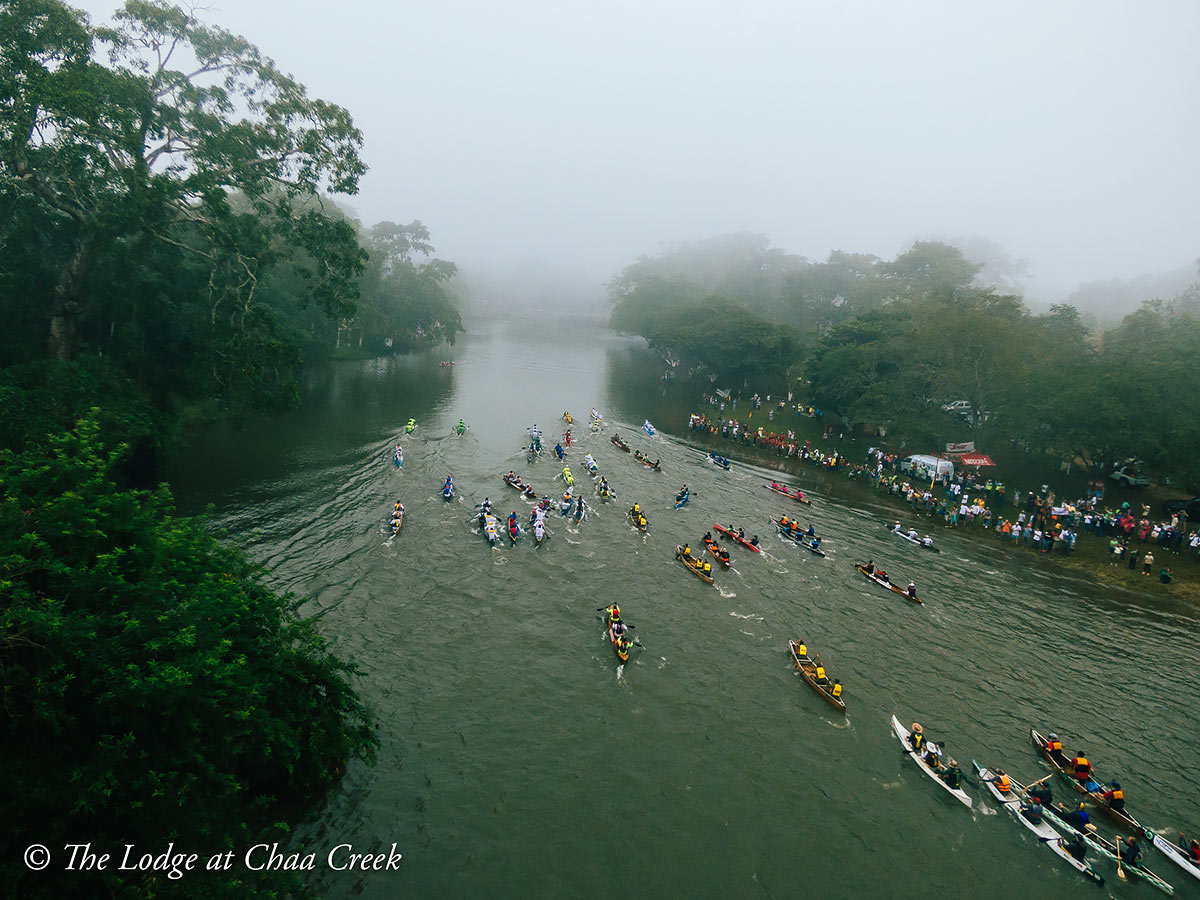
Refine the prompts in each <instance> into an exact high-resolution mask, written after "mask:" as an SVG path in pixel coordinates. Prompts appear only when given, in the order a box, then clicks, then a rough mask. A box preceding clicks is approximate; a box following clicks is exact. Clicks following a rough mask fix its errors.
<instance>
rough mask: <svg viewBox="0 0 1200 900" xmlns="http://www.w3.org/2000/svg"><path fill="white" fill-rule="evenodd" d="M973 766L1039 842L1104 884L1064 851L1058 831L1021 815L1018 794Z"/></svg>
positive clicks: (1097, 874) (1078, 869)
mask: <svg viewBox="0 0 1200 900" xmlns="http://www.w3.org/2000/svg"><path fill="white" fill-rule="evenodd" d="M971 765H972V766H974V767H975V771H976V772H978V773H979V780H980V781H982V782H983V783H984V784H985V785H986V786H987V789H988V790H989V791H991V793H992V796H993V797H995V798H996V799H997V800H998V801H1000V803H1001V804H1002V805H1003V806H1004V807H1005V809H1007V810H1008V811H1009V812H1010V813H1012V814H1013V815H1014V816H1016V819H1017V821H1018V822H1020V823H1021V824H1022V825H1024V826H1025V827H1026V828H1028V829H1029V830H1030V831H1032V832H1033V833H1034V834H1035V835H1037V838H1038V840H1039V841H1041V842H1042V843H1044V844H1045V845H1046V846H1047V847H1049V848H1050V850H1051V851H1052V852H1053V853H1054V854H1055V855H1056V856H1058V857H1060V858H1061V859H1063V860H1064V861H1065V862H1066V863H1067V865H1069V866H1070V867H1071V868H1072V869H1075V870H1076V871H1078V872H1079V873H1081V874H1083V875H1086V876H1087V877H1088V878H1090V879H1092V880H1093V881H1095V882H1097V883H1098V884H1104V879H1103V878H1102V877H1101V876H1100V874H1099V873H1098V872H1096V870H1095V869H1093V868H1092V867H1091V866H1090V865H1088V864H1087V863H1085V862H1081V861H1079V860H1078V859H1076V858H1075V857H1073V856H1072V855H1071V854H1070V853H1068V852H1067V851H1066V850H1064V849H1063V847H1062V843H1061V841H1062V838H1061V837H1060V836H1059V833H1058V832H1057V831H1055V830H1054V829H1053V828H1051V827H1050V825H1049V824H1047V822H1046V820H1045V819H1043V820H1042V821H1041V822H1039V823H1038V824H1036V825H1035V824H1034V823H1033V822H1030V821H1029V820H1028V819H1027V818H1025V817H1024V816H1023V815H1021V798H1020V797H1019V796H1018V795H1017V794H1016V792H1015V791H1011V790H1010V791H1007V792H1005V791H1002V790H1000V788H999V787H998V786H997V785H996V783H995V782H994V781H989V780H988V779H989V778H992V777H993V774H992V770H991V769H989V768H987V767H986V766H981V765H980V764H979V763H977V762H976V761H975V760H971ZM1010 780H1011V779H1010Z"/></svg>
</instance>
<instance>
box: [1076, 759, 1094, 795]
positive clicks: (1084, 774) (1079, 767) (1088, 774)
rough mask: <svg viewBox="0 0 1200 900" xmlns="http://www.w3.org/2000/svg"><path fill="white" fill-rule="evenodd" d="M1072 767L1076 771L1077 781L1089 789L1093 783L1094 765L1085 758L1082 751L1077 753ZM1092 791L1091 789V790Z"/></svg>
mask: <svg viewBox="0 0 1200 900" xmlns="http://www.w3.org/2000/svg"><path fill="white" fill-rule="evenodd" d="M1071 765H1072V766H1073V767H1074V769H1075V780H1076V781H1078V782H1079V783H1080V784H1082V785H1083V786H1084V787H1087V785H1088V784H1089V783H1093V784H1094V782H1093V781H1092V764H1091V763H1090V762H1088V758H1087V757H1086V756H1084V753H1083V751H1082V750H1077V751H1075V756H1074V758H1072V760H1071ZM1089 790H1091V788H1089Z"/></svg>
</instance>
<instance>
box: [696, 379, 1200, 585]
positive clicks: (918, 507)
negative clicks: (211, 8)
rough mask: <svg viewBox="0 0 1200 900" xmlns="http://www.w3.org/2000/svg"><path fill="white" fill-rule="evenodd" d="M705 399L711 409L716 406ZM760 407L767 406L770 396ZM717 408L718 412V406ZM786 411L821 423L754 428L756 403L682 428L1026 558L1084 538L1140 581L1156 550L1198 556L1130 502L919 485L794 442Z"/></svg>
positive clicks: (982, 484)
mask: <svg viewBox="0 0 1200 900" xmlns="http://www.w3.org/2000/svg"><path fill="white" fill-rule="evenodd" d="M706 399H707V400H708V401H709V402H710V404H711V405H718V403H717V400H716V398H706ZM767 400H768V403H769V401H770V397H769V396H768V397H767ZM719 405H720V406H721V407H722V408H723V407H724V404H723V403H722V404H719ZM785 408H794V410H795V412H796V413H798V414H800V415H806V416H809V417H811V418H816V419H820V418H821V417H822V413H821V411H820V410H819V409H816V408H814V407H811V406H807V407H806V406H804V405H803V404H799V405H796V406H795V407H791V406H790V405H787V406H785V404H784V403H778V405H777V406H772V407H770V408H769V410H768V412H767V414H766V415H762V414H761V413H760V415H759V416H758V417H757V419H758V422H757V423H754V419H755V418H756V417H755V416H754V412H755V411H757V410H759V409H761V400H759V399H758V397H757V395H755V397H753V398H751V411H750V414H749V415H748V416H747V419H746V421H745V422H742V421H740V420H739V419H736V418H724V417H714V418H710V417H709V416H708V414H707V413H693V414H692V415H691V417H690V420H689V423H688V424H689V427H690V428H691V429H692V430H693V431H698V432H701V433H704V434H708V435H711V436H717V437H721V438H724V439H726V440H729V441H733V442H735V443H738V444H741V445H743V446H747V447H755V448H758V449H759V450H761V451H766V452H768V453H774V454H775V455H778V456H781V457H786V458H788V459H792V460H796V461H799V462H803V463H806V464H808V465H811V466H815V467H820V468H824V469H827V470H830V471H843V472H845V473H846V474H847V475H848V477H850V478H853V479H862V480H864V481H867V482H869V483H871V484H872V485H873V486H874V487H875V488H876V489H878V490H879V491H880V492H883V493H887V494H890V495H892V496H895V497H898V498H901V499H903V500H904V502H905V503H907V504H908V506H909V507H910V509H911V510H912V512H913V513H916V514H920V515H926V516H929V517H930V518H932V519H935V520H939V521H942V522H944V523H945V524H946V525H947V526H951V527H965V528H977V529H980V530H984V531H991V532H992V533H993V534H994V536H995V538H996V539H997V540H999V541H1001V542H1003V543H1005V544H1008V545H1011V546H1013V547H1018V548H1022V549H1026V550H1029V551H1031V552H1035V553H1043V554H1048V555H1053V554H1060V555H1063V556H1069V555H1070V554H1071V553H1072V552H1074V550H1075V548H1076V543H1077V542H1078V541H1079V540H1080V539H1081V538H1084V537H1085V536H1091V537H1099V538H1108V543H1109V557H1110V565H1114V566H1115V565H1120V564H1122V563H1124V564H1126V565H1127V566H1128V568H1130V569H1133V570H1135V571H1136V570H1138V567H1139V566H1138V564H1139V561H1140V564H1141V565H1140V570H1141V573H1142V574H1143V575H1146V576H1150V575H1152V574H1154V573H1153V568H1152V567H1153V566H1154V563H1155V556H1154V551H1155V550H1158V551H1159V556H1160V557H1161V558H1166V556H1167V555H1168V554H1170V555H1176V554H1179V553H1181V552H1184V550H1185V547H1186V550H1187V552H1190V553H1193V554H1196V555H1200V528H1196V529H1189V523H1188V521H1187V517H1186V515H1183V514H1179V513H1173V514H1171V515H1169V516H1166V517H1163V518H1159V517H1155V516H1152V515H1151V512H1150V507H1149V506H1147V505H1146V504H1141V507H1140V509H1135V508H1134V506H1133V505H1132V504H1131V503H1129V502H1123V503H1121V504H1120V505H1119V506H1118V507H1117V508H1116V509H1112V508H1109V507H1106V506H1104V504H1103V500H1102V498H1100V497H1098V496H1096V495H1095V494H1094V493H1092V494H1089V496H1086V497H1081V498H1078V499H1076V500H1074V501H1072V502H1064V501H1062V500H1060V499H1059V498H1057V497H1056V496H1055V492H1054V491H1052V490H1051V489H1050V488H1049V486H1048V485H1045V484H1043V485H1041V486H1040V488H1039V489H1038V490H1030V491H1015V492H1013V494H1012V500H1011V505H1010V504H1009V503H1008V502H1007V498H1008V489H1007V487H1006V486H1005V485H1004V484H1003V483H1002V482H1000V481H997V480H995V479H990V478H984V477H981V476H979V475H977V474H976V473H975V472H963V471H962V470H961V469H958V470H956V474H955V475H954V476H953V477H951V478H944V477H943V478H938V477H935V478H930V477H928V476H926V477H925V478H923V479H921V480H918V479H917V477H916V473H906V472H902V471H900V466H901V464H902V460H901V458H900V457H899V456H898V455H897V454H895V453H890V452H888V451H887V450H884V449H883V448H881V447H870V448H868V450H867V459H866V461H865V462H852V461H851V460H850V459H848V458H847V457H846V455H845V454H844V453H842V452H841V451H840V450H822V449H821V448H819V447H817V446H814V444H813V442H812V441H811V440H803V441H802V440H800V439H799V438H798V437H797V435H796V432H795V431H794V430H791V429H786V428H777V426H775V424H774V423H775V413H776V411H777V410H778V411H782V410H784V409H785ZM764 418H765V419H766V422H765V424H764V423H763V421H762V420H763V419H764ZM822 434H823V435H824V436H825V437H826V438H831V437H833V432H832V429H831V427H830V426H826V425H824V424H823V425H822ZM839 436H841V435H840V433H839ZM1157 574H1158V577H1159V580H1160V581H1161V582H1162V583H1164V584H1169V583H1170V581H1171V579H1172V573H1171V570H1170V568H1169V567H1168V566H1165V565H1163V566H1161V568H1160V569H1159V570H1158V573H1157Z"/></svg>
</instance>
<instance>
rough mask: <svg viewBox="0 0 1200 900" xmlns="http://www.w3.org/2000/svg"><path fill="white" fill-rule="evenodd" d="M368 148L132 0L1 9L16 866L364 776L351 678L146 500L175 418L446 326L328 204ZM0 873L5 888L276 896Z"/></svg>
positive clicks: (449, 306) (222, 821)
mask: <svg viewBox="0 0 1200 900" xmlns="http://www.w3.org/2000/svg"><path fill="white" fill-rule="evenodd" d="M361 146H362V135H361V133H360V132H359V131H358V129H357V128H356V127H355V126H354V123H353V121H352V119H351V117H350V114H349V113H348V112H347V111H346V110H345V109H343V108H342V107H340V106H337V105H335V104H332V103H329V102H326V101H324V100H320V99H316V98H312V97H309V96H308V94H307V92H306V91H305V89H304V87H303V85H301V84H299V83H297V82H296V81H295V80H294V79H292V78H291V77H290V76H288V75H287V74H285V73H283V72H282V71H280V70H279V69H278V68H277V67H276V66H275V64H274V63H273V62H272V61H271V60H270V59H269V58H268V57H266V56H265V55H263V54H262V53H261V52H260V51H259V50H258V49H257V48H256V47H255V46H253V45H252V44H250V43H248V42H247V41H246V40H245V39H243V38H241V37H238V36H236V35H232V34H230V33H228V32H226V31H224V30H222V29H220V28H216V27H211V26H208V25H205V24H204V23H202V22H200V21H198V20H197V19H196V18H194V17H193V16H192V15H191V14H190V13H189V12H185V11H184V10H181V9H179V8H177V7H173V6H169V5H166V4H163V3H158V2H143V0H130V2H129V3H127V5H126V6H125V7H124V9H123V10H121V11H120V12H118V13H117V15H116V17H115V22H114V24H113V25H112V27H97V26H94V25H92V24H91V23H90V22H89V21H88V19H87V18H86V16H85V15H84V14H83V13H81V12H79V11H78V10H75V9H72V8H71V7H69V6H67V5H65V4H62V3H60V2H57V0H13V2H11V3H7V4H4V5H3V6H2V7H0V248H2V251H3V252H2V254H0V311H2V312H3V315H4V321H5V326H6V327H5V329H4V330H3V331H2V332H0V400H2V401H3V405H4V409H5V415H4V416H3V417H0V485H2V489H3V490H2V496H0V654H3V655H2V657H0V662H2V663H3V665H2V666H0V673H2V675H0V677H2V679H3V697H4V704H3V716H4V731H5V735H6V741H5V752H6V759H7V761H8V762H9V773H10V778H9V779H8V780H7V782H6V787H5V789H4V791H3V792H0V796H2V797H3V801H2V804H0V810H2V811H3V815H4V818H5V821H6V823H7V825H8V827H7V829H6V836H5V840H4V842H3V844H4V846H3V853H4V855H5V858H6V859H9V860H16V859H17V858H18V856H19V854H20V852H21V849H22V848H23V847H24V846H25V845H27V844H31V843H44V844H47V845H49V846H50V847H52V848H54V847H56V846H57V847H61V846H62V845H63V844H64V843H67V842H73V841H91V842H92V843H93V844H94V845H95V846H97V847H100V848H102V849H103V850H105V851H107V850H114V849H118V850H119V848H120V847H122V846H123V845H125V844H127V843H130V842H134V843H136V844H137V845H138V847H139V849H142V848H145V849H154V850H156V851H159V850H162V849H163V848H165V847H166V845H167V843H168V842H171V841H174V842H175V845H176V848H182V849H186V850H189V851H190V850H193V849H194V850H196V851H197V852H199V851H202V850H203V851H207V852H209V853H218V852H224V851H226V850H235V851H239V852H244V850H245V849H246V847H247V846H248V845H249V843H251V840H252V839H256V840H261V839H264V836H266V839H268V840H280V841H281V842H286V840H287V827H288V826H287V824H286V823H287V822H289V821H293V820H295V819H296V818H298V817H301V816H303V815H304V814H305V812H306V811H307V810H309V809H311V807H312V804H313V803H314V802H316V801H318V800H319V799H320V798H321V797H323V796H324V793H325V791H327V790H328V788H329V787H330V786H331V785H332V784H333V783H334V782H335V781H336V779H337V778H338V777H339V775H340V773H341V772H342V771H343V769H344V767H345V765H346V763H347V762H348V761H349V760H351V759H353V758H356V757H361V758H367V759H370V758H371V756H372V753H373V750H374V746H375V738H374V730H373V727H372V722H371V721H370V718H369V715H368V713H367V711H366V710H365V709H364V708H363V706H362V704H361V703H360V701H359V700H358V699H357V697H356V696H355V693H354V691H353V688H352V685H353V679H354V676H355V671H356V670H355V669H354V667H353V666H352V665H351V664H349V663H346V662H343V661H341V660H339V659H338V658H337V657H336V656H335V655H334V654H333V653H332V652H331V651H330V648H328V647H327V646H326V644H325V642H324V641H323V639H322V638H321V637H320V635H319V634H318V633H317V631H316V629H315V627H314V624H313V622H312V621H310V620H305V619H303V618H301V617H300V616H299V615H298V614H297V608H298V606H299V601H297V600H296V599H295V598H292V597H287V596H279V595H278V594H276V593H274V592H273V591H271V590H270V589H269V588H268V587H267V586H266V583H265V578H264V573H263V572H262V571H260V570H258V569H257V568H256V567H255V566H253V565H252V564H251V563H250V562H249V561H247V559H246V558H245V557H244V556H243V555H242V554H241V553H240V552H239V551H237V550H236V549H234V548H231V547H229V546H227V545H225V544H223V543H221V542H220V541H218V540H216V539H215V538H214V537H212V536H211V535H210V534H209V533H208V531H207V529H206V527H205V524H204V522H203V521H202V520H188V519H184V518H180V517H177V516H176V515H175V514H174V510H173V507H172V501H171V497H170V493H169V491H168V489H167V488H166V487H165V486H158V487H154V486H153V485H154V484H155V481H156V471H157V466H156V461H157V458H158V456H159V455H160V452H161V451H162V450H164V449H168V448H170V447H171V445H172V444H173V443H174V441H175V440H176V438H177V437H178V435H179V432H180V429H181V428H182V427H183V426H184V425H185V424H187V423H188V422H192V421H197V420H211V419H213V418H216V417H229V416H235V417H236V416H241V415H245V414H248V413H250V412H253V411H256V410H260V409H264V408H271V407H278V406H286V405H289V404H292V403H294V402H295V401H296V398H297V389H296V380H295V379H296V375H297V372H298V366H299V365H300V364H301V363H302V362H303V361H305V360H314V359H320V358H327V357H329V356H330V355H331V354H334V353H336V352H338V351H339V350H340V349H341V348H345V347H350V346H353V347H355V348H356V349H369V350H371V351H372V352H376V353H379V352H386V351H387V350H388V349H389V348H390V349H393V350H399V349H406V348H410V347H414V346H422V345H425V344H432V343H436V342H439V341H442V340H447V341H453V339H454V336H455V335H456V333H458V332H460V331H461V330H462V323H461V320H460V318H459V315H458V312H457V310H456V307H455V303H454V299H453V297H452V295H451V293H450V290H449V287H448V285H449V281H450V279H451V278H452V277H453V275H454V273H455V266H454V264H453V263H450V262H446V261H444V260H439V259H437V258H436V257H434V256H433V247H432V243H431V238H430V235H429V232H428V230H427V229H426V228H425V227H424V226H423V225H422V224H421V223H420V222H419V221H413V222H411V223H409V224H407V225H396V224H393V223H390V222H383V223H379V224H377V225H375V226H373V227H370V228H364V227H363V226H362V225H361V224H359V223H358V222H356V221H354V220H353V218H352V217H351V216H350V215H349V214H348V213H347V212H346V211H345V209H344V208H342V207H340V206H338V205H337V204H335V203H334V201H333V200H332V199H331V197H332V196H334V195H351V194H353V193H354V192H355V191H356V190H357V185H358V180H359V178H360V177H361V176H362V174H363V172H364V171H365V166H364V164H363V162H362V159H361V157H360V150H361ZM57 862H59V861H56V863H57ZM56 868H61V866H56ZM6 871H7V873H8V874H7V875H6V884H5V887H6V888H7V890H5V895H6V896H48V895H51V894H53V895H54V896H89V897H90V896H101V895H103V896H151V895H155V894H158V893H161V892H163V891H164V890H165V888H166V887H171V888H173V889H176V890H178V891H181V892H183V893H186V894H187V895H188V896H246V895H247V894H248V893H255V894H257V893H264V892H270V891H278V890H280V889H288V890H290V889H292V888H294V887H295V886H296V882H295V881H294V880H291V879H289V878H287V877H280V876H278V873H275V874H269V873H264V874H262V875H261V876H260V875H258V874H255V873H251V872H247V871H246V870H245V869H244V867H234V868H232V869H230V870H229V871H227V872H219V873H208V874H206V875H196V874H195V873H193V875H191V876H187V877H186V880H185V882H184V883H183V884H180V883H174V882H173V883H171V884H170V885H164V884H163V883H162V879H161V878H160V879H159V882H158V883H154V882H153V880H152V879H151V878H150V877H149V876H148V875H147V874H146V873H138V872H117V871H112V867H110V870H108V871H104V872H94V873H91V874H89V875H80V877H79V878H77V879H74V880H71V881H69V882H64V881H63V880H62V879H61V878H49V877H45V876H46V873H37V872H32V871H29V870H27V869H25V868H23V867H21V866H20V865H19V863H18V864H17V865H10V866H8V867H7V869H6Z"/></svg>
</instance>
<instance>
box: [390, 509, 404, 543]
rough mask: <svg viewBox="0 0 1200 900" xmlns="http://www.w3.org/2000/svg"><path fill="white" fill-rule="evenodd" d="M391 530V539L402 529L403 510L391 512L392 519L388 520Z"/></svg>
mask: <svg viewBox="0 0 1200 900" xmlns="http://www.w3.org/2000/svg"><path fill="white" fill-rule="evenodd" d="M389 524H390V525H391V529H392V537H395V536H396V535H398V534H399V533H400V529H401V528H403V527H404V510H402V509H401V510H392V517H391V519H390V520H389Z"/></svg>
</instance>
